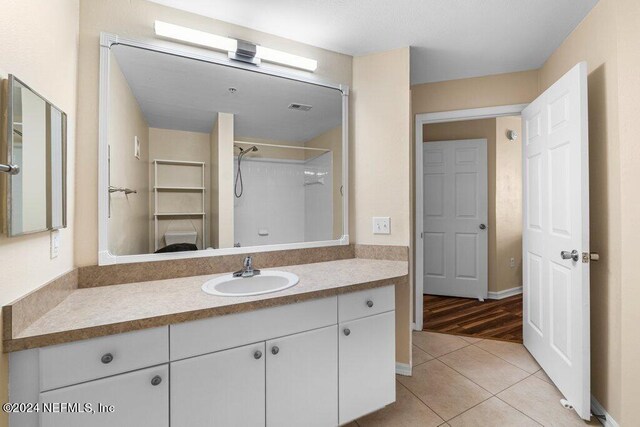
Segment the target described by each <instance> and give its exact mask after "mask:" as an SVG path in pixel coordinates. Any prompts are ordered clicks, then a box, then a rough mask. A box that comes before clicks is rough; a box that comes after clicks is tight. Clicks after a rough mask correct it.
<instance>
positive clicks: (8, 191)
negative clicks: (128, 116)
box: [0, 74, 68, 238]
mask: <svg viewBox="0 0 640 427" xmlns="http://www.w3.org/2000/svg"><path fill="white" fill-rule="evenodd" d="M1 82H2V96H0V98H1V99H2V105H3V107H2V127H0V129H1V130H2V131H3V137H2V143H1V144H0V148H1V149H2V153H3V155H2V158H3V159H4V161H6V162H7V164H12V163H13V84H14V82H18V83H19V84H20V85H22V87H24V88H26V89H28V90H30V91H31V92H32V93H33V94H34V95H36V96H38V97H39V98H40V99H42V100H43V101H44V102H45V104H46V105H47V106H48V107H49V108H55V109H56V110H58V111H59V112H60V117H61V119H62V123H61V129H62V141H61V147H60V149H61V151H62V153H61V162H62V164H61V169H62V182H61V184H62V189H61V194H62V215H61V216H62V224H61V225H59V226H49V224H50V221H51V216H52V213H51V209H50V206H47V208H46V214H45V215H46V223H47V225H46V227H45V228H42V229H39V230H31V231H27V232H20V233H12V231H11V210H12V203H11V201H12V186H11V183H12V180H13V176H12V175H6V174H3V175H4V177H3V180H4V182H3V183H2V184H3V186H4V190H3V195H4V196H3V197H2V199H3V200H2V203H1V204H0V209H2V218H1V219H2V230H1V231H2V232H3V234H5V235H6V236H7V237H9V238H12V237H21V236H28V235H31V234H37V233H45V232H52V231H56V230H62V229H64V228H67V216H68V206H67V201H68V200H67V191H68V189H67V183H68V177H67V162H68V159H67V142H68V135H67V131H68V129H67V120H68V118H67V113H65V112H64V111H63V110H62V109H60V108H59V107H57V106H56V105H55V104H54V103H53V102H51V101H49V100H48V99H47V98H45V97H44V96H42V95H41V94H40V93H38V92H36V91H35V90H33V89H32V88H31V87H30V86H29V85H28V84H26V83H25V82H23V81H22V80H20V79H19V78H18V77H16V76H15V75H14V74H8V75H7V78H6V79H1ZM47 183H48V184H47V189H46V191H47V193H48V194H47V196H48V197H49V196H50V193H51V191H52V190H51V185H50V179H49V178H48V179H47Z"/></svg>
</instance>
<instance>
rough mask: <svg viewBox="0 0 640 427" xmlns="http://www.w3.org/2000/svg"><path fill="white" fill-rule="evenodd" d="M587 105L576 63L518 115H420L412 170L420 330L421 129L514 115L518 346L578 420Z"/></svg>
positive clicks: (586, 375)
mask: <svg viewBox="0 0 640 427" xmlns="http://www.w3.org/2000/svg"><path fill="white" fill-rule="evenodd" d="M587 98H588V96H587V64H586V63H585V62H581V63H579V64H577V65H576V66H575V67H573V68H572V69H571V70H570V71H569V72H567V73H566V74H565V75H564V76H563V77H562V78H560V79H559V80H558V81H557V82H555V83H554V84H553V85H551V86H550V87H549V88H548V89H547V90H545V91H544V92H543V93H542V94H541V95H540V96H538V97H537V98H536V99H535V100H534V101H533V102H532V103H531V104H529V105H527V106H526V107H524V108H517V107H516V106H506V107H498V108H483V109H475V110H466V111H453V112H441V113H430V114H418V115H417V116H416V163H415V165H416V168H415V169H416V170H415V171H416V187H415V190H416V192H415V196H416V203H415V208H416V215H415V224H416V227H415V231H416V242H417V244H416V245H415V248H416V251H415V253H416V257H415V260H416V262H415V265H416V270H415V271H416V274H415V283H416V287H415V288H416V294H415V295H416V296H417V297H416V298H415V307H416V317H415V324H416V329H417V328H419V329H420V330H422V327H423V324H424V319H423V318H422V313H423V306H424V300H423V298H421V296H422V295H423V287H424V273H425V270H424V264H425V263H424V251H425V249H426V245H424V244H423V241H424V239H423V234H424V233H423V232H424V224H423V218H424V217H423V214H424V204H423V203H424V193H423V187H424V185H423V180H424V164H423V151H424V147H423V145H425V142H424V141H425V140H424V129H423V126H424V125H425V124H427V123H441V122H447V121H460V120H469V119H480V118H491V117H502V116H505V115H514V114H518V113H521V116H522V124H523V126H522V128H523V132H522V140H523V142H522V156H521V161H522V171H521V175H520V176H521V179H522V204H521V206H522V215H521V217H522V245H521V248H522V254H523V268H522V283H523V301H524V302H523V343H524V346H525V347H526V349H527V350H528V351H529V353H530V354H531V355H532V356H533V357H534V358H535V360H536V361H537V362H538V363H539V364H540V366H541V367H542V368H543V369H544V370H545V372H546V373H547V374H548V375H549V377H550V378H551V380H552V381H553V382H554V384H555V385H556V386H557V387H558V389H559V390H560V391H561V392H562V393H563V394H564V395H565V398H566V400H567V401H568V402H569V406H570V407H573V408H574V409H575V410H576V412H577V413H578V414H579V415H580V416H581V417H582V418H584V419H589V417H590V402H589V393H590V372H589V367H590V344H589V342H590V340H589V333H590V328H589V304H590V299H589V272H590V268H589V267H590V266H589V263H590V259H591V256H590V252H589V163H588V161H589V138H588V130H587V129H588V120H587V115H588V114H587V111H588V106H587ZM508 112H510V114H509V113H508ZM496 205H498V203H496Z"/></svg>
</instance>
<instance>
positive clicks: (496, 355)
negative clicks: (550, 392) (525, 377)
mask: <svg viewBox="0 0 640 427" xmlns="http://www.w3.org/2000/svg"><path fill="white" fill-rule="evenodd" d="M494 341H496V340H494ZM478 342H480V341H478ZM476 344H478V343H474V344H471V345H473V346H474V347H478V348H479V349H480V350H483V351H486V352H487V353H489V354H491V355H492V356H495V357H497V358H498V359H501V360H504V361H505V362H507V363H508V364H509V365H512V366H515V367H516V368H518V369H520V370H521V371H524V372H526V373H527V374H529V375H534V374H535V373H536V372H538V371H539V370H540V369H542V368H540V369H538V371H536V372H534V373H533V374H532V373H530V372H529V371H525V370H524V369H522V368H521V367H520V366H518V365H515V364H513V363H512V362H510V361H508V360H507V359H505V358H503V357H500V355H498V354H495V353H493V352H491V351H489V350H487V349H484V348H482V347H480V346H477V345H476ZM520 345H522V344H520ZM522 347H523V348H524V349H525V350H526V347H524V346H522ZM527 353H529V351H527ZM529 354H531V353H529ZM531 357H533V356H531ZM534 360H535V359H534ZM537 363H538V362H537V361H536V364H537ZM538 366H540V365H538ZM543 381H544V380H543Z"/></svg>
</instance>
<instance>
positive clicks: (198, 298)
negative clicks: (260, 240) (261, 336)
mask: <svg viewBox="0 0 640 427" xmlns="http://www.w3.org/2000/svg"><path fill="white" fill-rule="evenodd" d="M268 270H284V271H288V272H291V273H295V274H297V275H298V277H299V278H300V282H299V283H298V284H297V285H296V286H293V287H291V288H289V289H285V290H283V291H279V292H274V293H270V294H264V295H256V296H249V297H221V296H214V295H209V294H206V293H204V292H203V291H202V290H201V286H202V285H203V284H204V283H205V282H206V281H207V280H209V279H211V278H213V277H217V276H220V274H213V275H207V276H194V277H183V278H178V279H167V280H158V281H150V282H139V283H128V284H124V285H112V286H101V287H95V288H82V289H76V290H74V291H73V292H72V293H70V294H69V296H67V297H66V298H65V299H64V300H63V301H62V302H61V303H60V304H58V305H57V306H55V307H54V308H52V309H51V310H49V311H48V312H46V313H45V314H44V315H43V316H42V317H40V318H39V319H37V320H36V321H34V322H33V323H32V324H30V325H29V326H28V327H26V328H25V329H24V330H22V331H20V333H18V334H17V335H15V336H13V337H12V338H11V339H9V340H6V339H5V341H4V351H5V352H9V351H17V350H24V349H27V348H34V347H42V346H46V345H52V344H59V343H64V342H70V341H76V340H81V339H85V338H92V337H98V336H103V335H110V334H116V333H121V332H126V331H133V330H138V329H144V328H150V327H155V326H163V325H168V324H171V323H180V322H185V321H190V320H197V319H202V318H206V317H211V316H219V315H224V314H230V313H238V312H242V311H250V310H255V309H259V308H265V307H271V306H276V305H283V304H291V303H295V302H299V301H304V300H307V299H312V298H319V297H324V296H331V295H337V294H340V293H347V292H353V291H357V290H359V289H367V288H372V287H378V286H383V285H388V284H392V283H394V284H396V281H399V280H405V279H406V276H407V275H408V263H407V262H406V261H383V260H371V259H359V258H354V259H345V260H339V261H329V262H320V263H313V264H304V265H293V266H287V267H282V268H273V269H268ZM227 274H228V273H227Z"/></svg>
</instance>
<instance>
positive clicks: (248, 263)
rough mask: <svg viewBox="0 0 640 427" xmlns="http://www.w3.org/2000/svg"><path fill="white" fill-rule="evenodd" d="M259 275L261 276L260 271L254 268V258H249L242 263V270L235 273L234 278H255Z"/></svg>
mask: <svg viewBox="0 0 640 427" xmlns="http://www.w3.org/2000/svg"><path fill="white" fill-rule="evenodd" d="M258 274H260V270H258V269H254V268H253V258H251V257H250V256H248V257H246V258H245V259H244V262H243V263H242V270H239V271H236V272H235V273H233V277H253V276H257V275H258Z"/></svg>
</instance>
